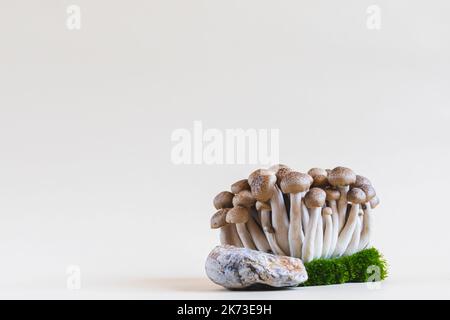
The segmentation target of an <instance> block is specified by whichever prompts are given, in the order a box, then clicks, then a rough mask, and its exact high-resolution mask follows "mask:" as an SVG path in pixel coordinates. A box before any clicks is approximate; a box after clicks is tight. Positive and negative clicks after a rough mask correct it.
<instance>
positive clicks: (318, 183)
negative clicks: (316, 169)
mask: <svg viewBox="0 0 450 320" xmlns="http://www.w3.org/2000/svg"><path fill="white" fill-rule="evenodd" d="M329 185H330V183H329V182H328V177H326V176H323V175H317V176H315V177H313V183H312V184H311V186H312V187H313V188H314V187H318V188H326V187H328V186H329Z"/></svg>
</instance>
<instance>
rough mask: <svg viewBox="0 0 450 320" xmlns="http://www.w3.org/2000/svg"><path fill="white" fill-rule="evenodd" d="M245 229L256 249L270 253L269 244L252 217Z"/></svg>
mask: <svg viewBox="0 0 450 320" xmlns="http://www.w3.org/2000/svg"><path fill="white" fill-rule="evenodd" d="M247 229H248V231H249V233H250V235H251V236H252V239H253V243H254V244H255V246H256V248H257V249H258V250H259V251H262V252H269V251H270V246H269V243H268V242H267V239H266V237H265V236H264V233H263V231H262V230H261V228H260V227H259V226H258V224H257V223H256V221H255V220H254V218H253V217H250V218H249V219H248V221H247Z"/></svg>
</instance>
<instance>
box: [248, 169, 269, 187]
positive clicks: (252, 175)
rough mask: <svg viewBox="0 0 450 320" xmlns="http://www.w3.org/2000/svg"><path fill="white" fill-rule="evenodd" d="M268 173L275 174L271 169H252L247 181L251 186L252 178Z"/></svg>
mask: <svg viewBox="0 0 450 320" xmlns="http://www.w3.org/2000/svg"><path fill="white" fill-rule="evenodd" d="M270 175H275V173H274V172H273V171H272V170H268V169H257V170H255V171H253V172H252V173H250V175H249V176H248V178H247V182H248V184H249V185H250V187H251V186H252V182H253V179H255V178H256V177H259V176H270Z"/></svg>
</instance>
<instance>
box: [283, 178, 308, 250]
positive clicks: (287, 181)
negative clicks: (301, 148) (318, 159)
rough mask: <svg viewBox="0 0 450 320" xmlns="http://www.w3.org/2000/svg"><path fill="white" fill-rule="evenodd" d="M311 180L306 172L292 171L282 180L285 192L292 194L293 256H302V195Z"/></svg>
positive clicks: (291, 236)
mask: <svg viewBox="0 0 450 320" xmlns="http://www.w3.org/2000/svg"><path fill="white" fill-rule="evenodd" d="M310 185H311V180H310V178H309V176H308V175H307V174H305V173H301V172H297V171H290V172H288V173H287V174H285V175H284V176H283V178H282V179H281V181H280V188H281V191H283V193H286V194H289V195H290V221H289V231H288V238H289V252H290V254H291V257H296V258H300V257H301V256H302V244H303V241H304V237H305V235H304V234H303V227H302V212H301V204H302V195H303V193H304V192H305V191H307V190H308V189H309V186H310Z"/></svg>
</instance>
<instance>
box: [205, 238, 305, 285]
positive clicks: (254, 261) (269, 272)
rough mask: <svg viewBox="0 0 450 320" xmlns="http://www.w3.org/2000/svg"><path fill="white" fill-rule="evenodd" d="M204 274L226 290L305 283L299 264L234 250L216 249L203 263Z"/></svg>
mask: <svg viewBox="0 0 450 320" xmlns="http://www.w3.org/2000/svg"><path fill="white" fill-rule="evenodd" d="M205 269H206V274H207V275H208V277H209V278H210V279H211V280H212V281H213V282H214V283H216V284H218V285H221V286H223V287H225V288H228V289H244V288H249V287H252V286H254V285H258V284H259V285H261V284H262V285H268V286H271V287H278V288H281V287H294V286H298V285H299V284H300V283H303V282H305V281H306V280H308V274H307V273H306V269H305V266H304V265H303V262H302V260H300V259H297V258H292V257H286V256H276V255H273V254H270V253H265V252H261V251H256V250H251V249H246V248H238V247H234V246H228V245H225V246H217V247H215V248H214V249H213V250H212V251H211V253H210V254H209V255H208V258H207V259H206V265H205Z"/></svg>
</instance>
